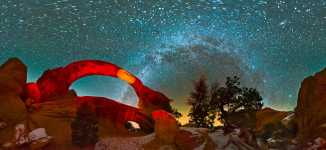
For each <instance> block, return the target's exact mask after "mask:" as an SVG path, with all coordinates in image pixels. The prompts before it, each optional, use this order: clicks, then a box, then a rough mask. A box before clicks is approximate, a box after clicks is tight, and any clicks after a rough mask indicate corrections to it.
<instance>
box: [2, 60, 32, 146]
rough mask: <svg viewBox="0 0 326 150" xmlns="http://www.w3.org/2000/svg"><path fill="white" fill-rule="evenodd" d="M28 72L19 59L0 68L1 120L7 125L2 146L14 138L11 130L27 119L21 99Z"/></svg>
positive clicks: (10, 61) (3, 130)
mask: <svg viewBox="0 0 326 150" xmlns="http://www.w3.org/2000/svg"><path fill="white" fill-rule="evenodd" d="M26 71H27V68H26V66H25V65H24V64H23V63H22V62H21V61H20V60H18V59H17V58H12V59H9V60H8V61H6V62H5V63H4V64H3V65H2V66H0V120H1V122H3V123H5V124H6V126H5V127H4V128H2V129H0V144H2V142H4V141H7V140H9V139H10V138H11V137H12V136H13V130H10V129H13V128H14V126H15V124H17V123H20V122H21V121H23V120H24V119H25V117H26V109H25V105H24V103H23V101H22V100H21V99H20V94H21V93H22V91H23V87H24V85H25V84H26V76H27V73H26ZM8 138H9V139H8Z"/></svg>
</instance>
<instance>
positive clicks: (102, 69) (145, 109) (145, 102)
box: [22, 60, 170, 127]
mask: <svg viewBox="0 0 326 150" xmlns="http://www.w3.org/2000/svg"><path fill="white" fill-rule="evenodd" d="M90 75H101V76H110V77H114V78H119V79H121V80H123V81H125V82H127V83H128V84H129V85H131V86H132V87H133V89H134V90H135V92H136V94H137V96H138V98H139V100H138V108H133V107H130V106H128V107H126V106H125V105H123V104H120V103H117V102H115V103H113V102H112V101H104V98H98V97H84V98H78V99H77V100H85V99H87V100H88V101H92V103H94V104H96V105H97V106H103V107H104V106H105V107H107V108H110V109H100V114H101V115H104V114H105V115H107V117H108V118H110V119H113V118H114V117H116V116H113V115H110V114H115V113H114V111H118V112H123V114H124V115H125V116H123V117H122V120H123V121H125V120H126V119H130V120H129V121H136V122H138V123H140V124H147V125H145V126H147V127H149V126H148V124H149V123H144V122H146V121H148V120H150V119H145V117H144V116H147V118H151V113H152V112H153V111H155V110H158V109H164V110H166V111H170V99H169V98H167V97H166V96H165V95H163V94H162V93H160V92H157V91H154V90H152V89H150V88H148V87H147V86H145V85H143V83H142V82H141V81H140V80H139V79H138V78H137V77H136V76H134V75H132V74H131V73H129V72H128V71H126V70H124V69H122V68H120V67H118V66H116V65H114V64H112V63H109V62H104V61H99V60H83V61H77V62H73V63H71V64H69V65H67V66H65V67H60V68H55V69H52V70H47V71H45V72H44V73H43V75H42V76H41V77H40V78H39V79H38V80H37V82H36V83H28V84H26V86H25V90H24V94H23V96H22V97H23V98H24V99H25V100H27V99H32V100H33V102H32V103H42V102H46V101H52V100H56V97H61V96H64V95H67V93H68V91H69V87H70V86H71V85H72V84H73V82H74V81H76V80H78V79H80V78H83V77H86V76H90ZM97 100H98V102H97ZM109 105H112V106H109ZM140 112H142V114H145V115H143V116H142V115H140ZM131 114H133V115H131ZM133 117H134V118H133ZM116 119H118V120H117V121H118V122H119V118H116ZM113 120H114V119H113ZM139 121H141V122H139ZM120 123H121V122H120Z"/></svg>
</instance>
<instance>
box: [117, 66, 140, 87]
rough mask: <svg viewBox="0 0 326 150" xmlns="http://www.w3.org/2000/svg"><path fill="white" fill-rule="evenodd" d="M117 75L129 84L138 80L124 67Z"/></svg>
mask: <svg viewBox="0 0 326 150" xmlns="http://www.w3.org/2000/svg"><path fill="white" fill-rule="evenodd" d="M117 76H118V78H119V79H120V80H123V81H126V82H127V83H128V84H133V83H135V81H136V78H135V77H134V76H133V75H132V74H130V73H129V72H128V71H126V70H124V69H119V70H118V72H117Z"/></svg>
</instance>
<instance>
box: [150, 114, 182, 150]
mask: <svg viewBox="0 0 326 150" xmlns="http://www.w3.org/2000/svg"><path fill="white" fill-rule="evenodd" d="M152 117H153V119H154V121H155V129H154V130H155V137H156V138H157V139H158V140H160V141H162V142H164V143H165V144H174V143H175V137H176V134H177V132H178V124H177V121H176V119H175V118H174V117H173V116H172V114H170V113H168V112H166V111H164V110H157V111H154V112H153V113H152Z"/></svg>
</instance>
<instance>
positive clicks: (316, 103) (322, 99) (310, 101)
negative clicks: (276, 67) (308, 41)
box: [295, 69, 326, 142]
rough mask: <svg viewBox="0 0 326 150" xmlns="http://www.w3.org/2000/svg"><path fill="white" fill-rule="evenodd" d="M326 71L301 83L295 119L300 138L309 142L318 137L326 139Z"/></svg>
mask: <svg viewBox="0 0 326 150" xmlns="http://www.w3.org/2000/svg"><path fill="white" fill-rule="evenodd" d="M325 106H326V69H324V70H323V71H321V72H319V73H316V74H315V75H314V76H310V77H307V78H306V79H304V80H303V82H302V83H301V88H300V91H299V97H298V102H297V107H296V109H295V117H296V120H297V123H298V130H299V131H298V137H299V140H300V141H301V142H307V141H310V140H312V139H314V138H317V137H322V138H326V125H325V124H326V109H325Z"/></svg>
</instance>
